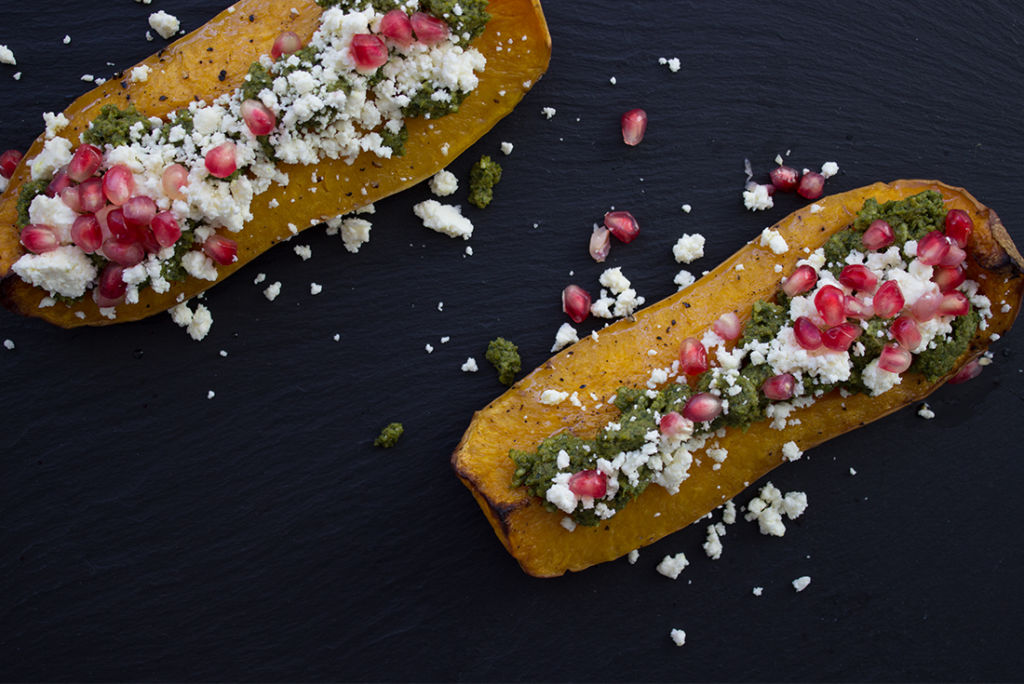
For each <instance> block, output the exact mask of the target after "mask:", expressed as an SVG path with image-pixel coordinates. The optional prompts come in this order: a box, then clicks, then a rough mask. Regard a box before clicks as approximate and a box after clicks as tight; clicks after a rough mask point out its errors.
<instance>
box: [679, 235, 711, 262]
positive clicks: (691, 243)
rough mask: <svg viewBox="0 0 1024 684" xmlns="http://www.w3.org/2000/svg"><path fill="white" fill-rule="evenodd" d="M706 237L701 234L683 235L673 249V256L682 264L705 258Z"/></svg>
mask: <svg viewBox="0 0 1024 684" xmlns="http://www.w3.org/2000/svg"><path fill="white" fill-rule="evenodd" d="M704 242H705V240H704V236H703V235H701V234H700V233H694V234H692V235H691V234H689V233H683V236H682V237H681V238H679V239H678V240H676V244H675V245H674V246H673V247H672V256H674V257H675V259H676V261H677V262H678V263H680V264H689V263H691V262H693V261H696V260H697V259H700V258H701V257H702V256H704Z"/></svg>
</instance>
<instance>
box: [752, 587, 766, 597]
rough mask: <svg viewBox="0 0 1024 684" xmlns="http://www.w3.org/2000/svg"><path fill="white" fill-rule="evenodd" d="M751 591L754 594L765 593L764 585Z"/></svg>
mask: <svg viewBox="0 0 1024 684" xmlns="http://www.w3.org/2000/svg"><path fill="white" fill-rule="evenodd" d="M751 593H753V594H754V596H760V595H761V594H763V593H764V587H754V588H753V590H752V592H751Z"/></svg>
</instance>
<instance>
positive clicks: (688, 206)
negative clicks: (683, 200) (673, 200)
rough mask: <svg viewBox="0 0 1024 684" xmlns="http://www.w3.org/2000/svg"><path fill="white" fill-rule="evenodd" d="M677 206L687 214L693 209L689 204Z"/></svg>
mask: <svg viewBox="0 0 1024 684" xmlns="http://www.w3.org/2000/svg"><path fill="white" fill-rule="evenodd" d="M679 208H680V209H682V210H683V211H684V212H686V213H687V214H689V213H690V212H691V211H693V207H692V206H690V205H689V204H684V205H683V206H681V207H679Z"/></svg>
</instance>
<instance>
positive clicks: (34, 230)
mask: <svg viewBox="0 0 1024 684" xmlns="http://www.w3.org/2000/svg"><path fill="white" fill-rule="evenodd" d="M21 244H22V245H24V247H25V249H27V250H28V251H30V252H32V253H33V254H45V253H46V252H52V251H53V250H55V249H57V248H58V247H60V238H58V237H57V233H56V231H54V229H53V228H51V227H50V226H44V225H43V224H41V223H30V224H28V225H27V226H25V227H24V228H22V229H21Z"/></svg>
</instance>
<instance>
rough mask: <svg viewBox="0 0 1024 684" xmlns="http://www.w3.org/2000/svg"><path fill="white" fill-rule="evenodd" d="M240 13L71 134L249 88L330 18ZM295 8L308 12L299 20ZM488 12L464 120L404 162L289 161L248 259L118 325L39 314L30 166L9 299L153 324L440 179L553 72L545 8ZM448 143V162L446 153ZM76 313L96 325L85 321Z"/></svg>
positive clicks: (115, 84)
mask: <svg viewBox="0 0 1024 684" xmlns="http://www.w3.org/2000/svg"><path fill="white" fill-rule="evenodd" d="M233 7H234V11H233V12H228V11H227V10H225V11H224V12H221V13H220V14H219V15H217V16H216V17H214V18H213V19H211V20H210V21H209V22H207V23H206V24H204V25H203V26H202V27H200V28H199V29H197V30H196V31H193V32H192V33H190V34H188V35H186V36H184V37H183V38H181V39H180V40H178V41H176V42H174V43H173V44H171V45H170V46H168V47H167V48H165V49H164V50H161V51H160V52H159V53H157V54H155V55H152V56H151V57H149V58H147V59H145V60H144V61H142V62H140V64H145V65H148V66H149V67H151V68H152V71H151V75H150V77H149V79H148V81H146V82H145V83H131V82H129V80H128V79H127V78H124V79H121V80H118V79H112V80H110V81H108V82H106V83H104V84H103V85H101V86H99V87H98V88H96V89H94V90H92V91H90V92H88V93H86V94H85V95H83V96H82V97H80V98H78V99H77V100H75V102H74V103H72V105H71V106H70V107H68V108H67V109H66V110H65V111H64V115H65V116H66V117H67V118H68V120H69V121H70V122H71V123H70V125H69V126H68V127H67V128H65V129H64V130H63V131H62V132H61V133H60V135H62V136H64V137H67V138H68V139H70V140H71V141H72V143H75V144H77V142H78V135H79V134H80V133H81V132H82V131H83V130H85V129H86V128H87V127H88V125H89V123H90V122H91V121H92V120H93V119H94V118H95V117H96V116H97V115H98V114H99V112H100V109H101V108H102V107H103V105H105V104H115V105H117V106H118V107H121V108H124V107H126V106H127V105H129V104H134V105H135V106H136V107H137V108H138V110H139V111H140V112H142V113H143V114H145V115H147V116H161V117H163V116H166V115H167V114H168V113H169V112H172V111H174V110H176V109H180V108H181V107H186V106H188V104H189V102H190V101H192V99H193V98H194V97H200V98H203V99H205V100H206V101H207V102H210V101H212V100H214V99H215V98H217V97H218V96H220V95H221V94H223V93H227V92H231V91H233V90H234V89H235V88H237V87H239V86H240V85H241V84H242V82H243V79H244V77H245V75H246V73H247V71H248V69H249V65H250V64H252V63H253V62H254V61H256V60H257V59H258V58H259V57H260V55H261V54H266V53H269V52H270V48H271V45H272V44H273V42H274V38H275V37H276V36H277V35H278V34H279V33H280V32H281V31H294V32H295V33H297V34H298V35H299V36H301V37H302V38H303V40H304V41H308V40H309V38H310V37H311V36H312V35H313V32H314V31H315V30H316V27H317V25H318V18H319V16H320V13H321V11H322V10H321V8H320V7H319V6H318V5H317V4H316V2H315V1H314V0H294V1H293V2H287V3H283V2H275V1H274V0H240V1H239V2H237V3H235V5H234V6H233ZM292 8H296V9H297V10H298V13H297V14H293V13H292ZM487 9H488V12H489V13H490V14H491V20H490V22H488V24H487V29H486V30H485V31H484V33H483V34H482V35H481V36H480V37H478V38H477V39H476V40H474V41H473V47H475V48H476V49H478V50H479V51H480V52H481V53H483V55H484V56H485V57H486V58H487V68H486V70H485V71H484V72H483V73H482V74H480V83H479V86H478V87H477V89H476V90H475V91H473V93H472V94H471V95H470V96H469V97H468V98H466V100H465V101H464V102H463V103H462V105H461V106H460V108H459V111H458V112H456V113H454V114H450V115H448V116H445V117H443V118H440V119H434V120H431V121H428V120H425V119H422V118H417V119H409V120H407V122H406V124H407V127H408V129H409V139H408V142H407V143H406V146H405V149H406V152H405V155H404V156H401V157H397V156H396V157H393V158H391V159H379V158H377V157H375V156H372V155H369V154H365V155H361V156H360V157H359V158H358V159H356V161H355V163H354V164H352V165H349V164H346V163H345V162H344V161H343V160H331V159H325V160H323V161H321V162H320V163H319V164H317V165H316V166H311V167H305V166H289V165H282V166H281V168H282V170H284V171H285V172H286V173H288V174H289V175H290V177H291V178H292V182H291V183H289V184H288V186H287V187H280V186H277V185H274V186H272V187H271V188H270V189H269V190H268V191H267V192H266V193H264V194H262V195H260V196H259V198H258V199H257V200H256V201H254V202H253V205H252V213H253V216H254V218H253V220H252V221H250V222H249V223H247V224H246V226H245V228H244V230H243V231H242V232H241V233H237V234H233V235H232V236H231V237H232V239H235V240H236V241H237V242H238V261H236V262H235V263H233V264H231V265H229V266H220V267H218V269H217V270H218V278H217V280H216V281H208V280H199V279H196V278H187V279H186V280H183V281H179V282H175V283H172V287H171V289H170V291H168V292H166V293H164V294H157V293H155V292H153V290H152V288H146V289H145V290H143V292H141V293H140V296H139V302H138V303H137V304H130V305H129V304H119V305H118V306H117V318H116V319H115V320H109V319H107V318H105V317H103V316H102V315H101V314H100V312H99V309H98V307H97V306H96V304H95V303H94V302H93V301H92V299H91V298H90V296H89V295H88V294H87V295H86V297H85V298H84V299H83V300H82V301H81V302H78V303H76V304H75V305H73V306H70V307H68V306H64V305H63V304H58V305H56V306H52V307H47V308H43V309H40V308H39V302H40V301H41V300H42V299H43V297H45V296H46V294H47V293H46V292H44V291H42V290H40V289H38V288H35V287H32V286H31V285H28V284H27V283H25V282H23V281H22V280H21V279H20V278H18V277H17V276H16V275H14V274H12V273H11V266H12V265H13V264H14V262H15V261H17V260H18V259H19V258H20V257H21V255H22V254H24V253H25V250H24V248H23V247H22V246H21V244H20V243H19V241H18V240H19V232H18V229H17V228H16V227H15V222H16V220H17V210H16V204H17V199H18V189H19V188H20V186H21V185H22V184H23V183H25V182H26V181H28V180H30V179H31V175H30V172H29V169H28V165H27V164H26V163H24V162H23V163H22V164H20V165H19V167H18V168H17V170H16V171H15V173H14V176H13V177H12V178H11V183H10V187H9V188H8V190H7V191H6V192H5V193H4V194H3V195H2V196H0V278H3V280H0V301H2V302H3V303H4V304H5V305H6V306H7V307H8V308H10V309H12V310H13V311H17V312H19V313H22V314H24V315H28V316H36V317H39V318H42V319H44V320H47V321H49V322H50V323H53V324H55V325H59V326H61V327H65V328H73V327H77V326H80V325H108V324H110V323H123V322H125V321H133V320H138V319H141V318H145V317H146V316H150V315H152V314H155V313H158V312H160V311H164V310H166V309H169V308H170V307H172V306H174V305H175V304H177V303H178V296H179V295H184V297H185V298H191V297H194V296H195V295H197V294H199V293H200V292H202V291H203V290H206V289H207V288H209V287H211V286H213V285H215V284H216V283H218V282H220V281H221V280H223V279H224V278H227V277H228V276H229V275H231V274H232V273H234V272H235V271H237V270H238V269H240V268H242V267H243V266H245V264H247V263H248V262H249V261H251V260H252V259H254V258H255V257H257V256H259V255H260V254H262V253H263V252H264V251H266V250H267V249H269V248H270V247H272V246H273V245H275V244H276V243H278V242H281V241H282V240H285V239H287V238H288V237H289V236H290V235H291V232H290V231H289V229H288V224H289V223H291V224H294V225H295V226H296V227H297V228H298V229H299V230H300V231H301V230H303V229H305V228H308V227H309V226H311V225H315V224H317V223H321V222H323V221H324V220H326V219H328V218H331V217H333V216H337V215H339V214H344V213H348V212H350V211H352V210H354V209H356V208H358V207H361V206H364V205H366V204H369V203H371V202H374V201H377V200H380V199H383V198H384V197H387V196H389V195H393V194H395V193H397V192H401V191H402V190H405V189H406V188H409V187H411V186H413V185H416V184H417V183H420V182H422V181H423V180H425V179H427V178H429V177H430V176H432V175H433V174H435V173H437V172H438V171H440V170H441V169H442V168H444V167H445V166H446V165H447V164H448V163H450V162H451V161H452V160H454V159H455V158H456V157H457V156H458V155H459V154H461V153H462V152H463V151H464V150H465V149H466V148H467V147H469V146H470V145H471V144H473V143H474V142H475V141H476V140H477V139H478V138H480V136H482V135H483V134H484V133H486V132H487V131H488V130H490V129H491V128H492V127H493V126H494V124H496V123H497V122H498V121H499V120H500V119H501V118H502V117H504V116H505V115H506V114H508V113H509V112H511V111H512V109H513V108H514V107H515V105H516V104H518V102H519V101H520V100H521V99H522V98H523V96H524V95H525V94H526V93H527V91H528V90H529V89H530V87H532V85H533V84H534V83H536V82H537V80H538V79H539V78H540V77H541V76H542V75H543V74H544V72H545V70H546V69H547V65H548V61H549V59H550V56H551V35H550V34H549V33H548V28H547V24H546V23H545V20H544V14H543V12H542V10H541V6H540V0H490V3H489V5H488V8H487ZM512 37H514V38H515V42H514V45H513V46H512V48H511V49H509V46H508V44H507V41H508V39H509V38H512ZM501 43H506V44H505V45H504V46H503V48H504V49H498V46H499V44H501ZM129 70H130V69H129ZM129 70H126V71H125V73H126V74H127V73H128V71H129ZM222 72H223V74H224V77H223V80H221V75H222ZM43 143H44V138H43V136H40V137H39V138H37V139H36V141H35V142H34V143H33V144H32V146H31V148H30V149H29V150H28V152H27V153H26V154H25V160H31V159H33V158H34V157H35V156H36V155H37V154H39V152H40V150H42V147H43ZM445 143H447V144H448V150H447V154H444V153H443V152H442V151H441V148H442V145H444V144H445ZM313 171H315V172H316V174H317V176H318V177H320V178H322V179H323V180H321V181H320V182H319V183H318V184H317V192H315V193H312V192H310V191H309V186H310V181H309V180H306V179H309V178H310V177H311V175H312V172H313ZM364 190H365V194H363V191H364ZM272 199H276V200H277V201H278V206H277V207H276V208H270V207H268V206H267V205H268V203H269V202H270V201H271V200H272ZM77 312H82V313H84V315H85V317H84V318H79V317H78V316H77V315H76V313H77Z"/></svg>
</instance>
